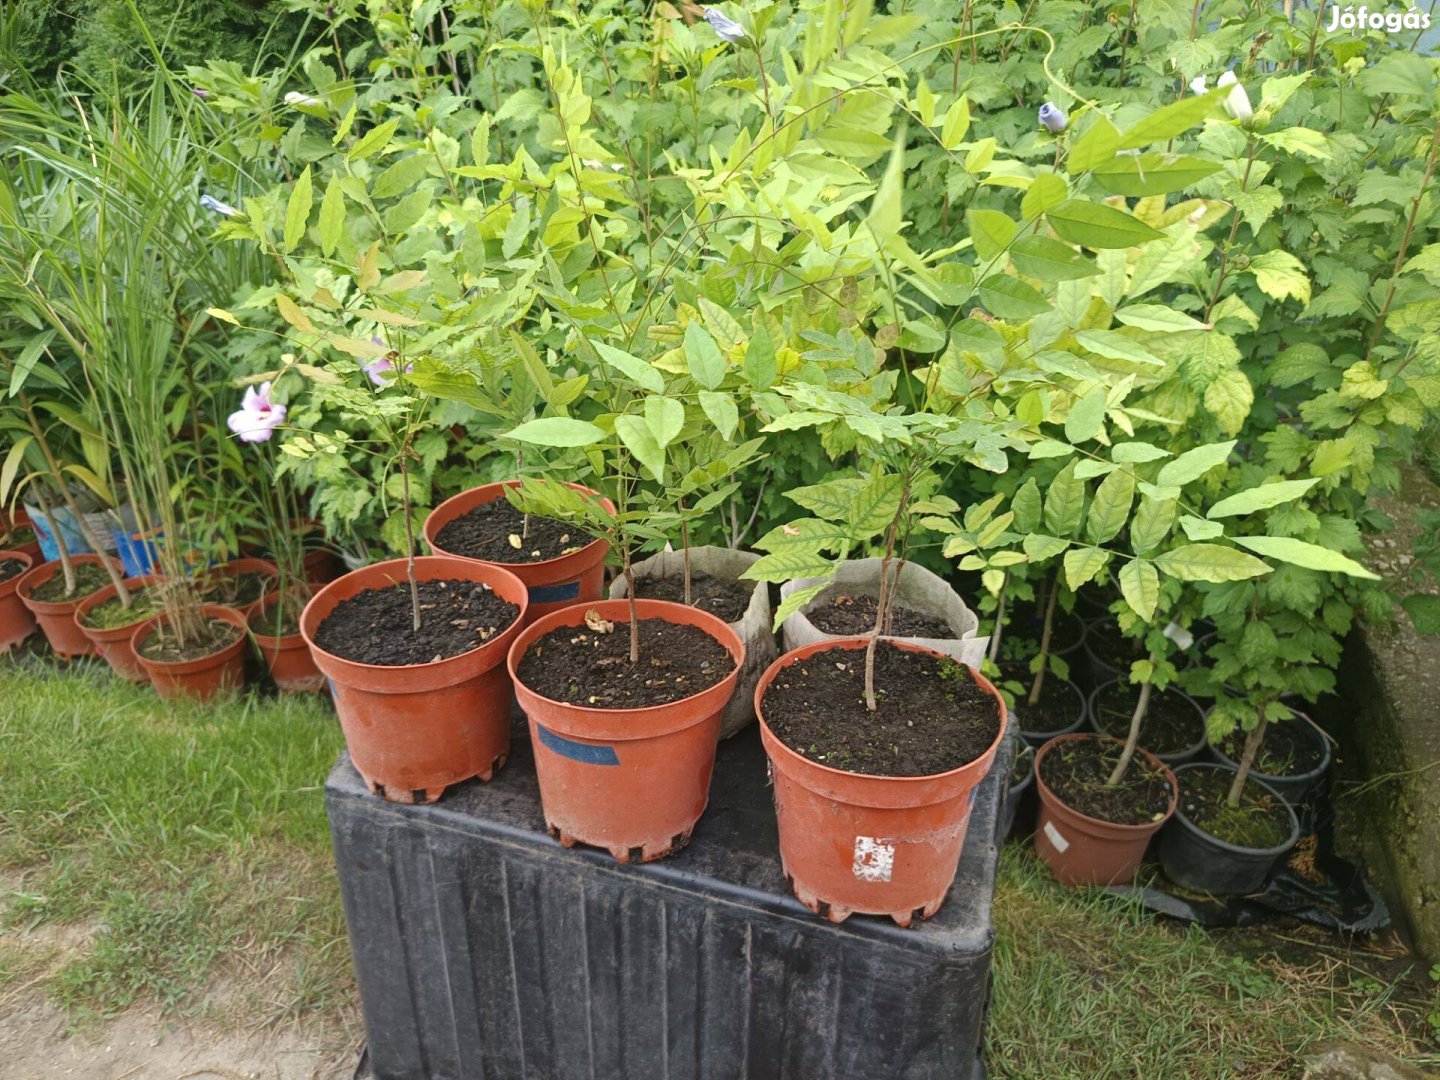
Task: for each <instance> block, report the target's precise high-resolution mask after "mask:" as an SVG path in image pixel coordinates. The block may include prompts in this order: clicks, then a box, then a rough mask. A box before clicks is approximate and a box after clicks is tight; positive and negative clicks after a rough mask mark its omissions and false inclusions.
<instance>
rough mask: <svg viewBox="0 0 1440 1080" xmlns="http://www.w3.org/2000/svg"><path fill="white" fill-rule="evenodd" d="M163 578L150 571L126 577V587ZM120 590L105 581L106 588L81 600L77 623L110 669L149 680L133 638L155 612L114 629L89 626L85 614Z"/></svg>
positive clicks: (136, 679)
mask: <svg viewBox="0 0 1440 1080" xmlns="http://www.w3.org/2000/svg"><path fill="white" fill-rule="evenodd" d="M159 580H160V578H159V576H158V575H155V574H147V575H145V576H143V577H132V578H126V579H125V587H126V588H127V589H141V588H144V587H146V586H148V585H153V584H155V583H156V582H157V581H159ZM119 591H120V590H118V589H117V588H115V586H114V585H106V586H105V587H104V588H103V589H100V590H98V591H96V592H93V593H91V594H90V595H89V596H87V597H85V599H84V600H81V601H80V603H79V604H77V605H76V607H75V625H76V626H78V627H79V628H80V632H81V633H82V634H84V635H85V636H86V637H87V638H89V639H90V641H91V643H92V644H93V645H94V646H95V651H96V652H98V653H99V654H100V655H101V656H103V657H104V658H105V662H106V663H107V664H109V665H110V669H111V670H112V671H114V672H115V674H116V675H119V676H120V678H122V679H128V680H129V681H130V682H133V683H145V682H149V681H150V673H149V672H148V671H146V670H145V666H144V665H143V664H141V663H140V658H139V657H138V656H136V655H135V647H134V645H133V644H132V639H133V638H134V637H135V628H136V627H137V626H138V625H139V624H140V623H142V622H147V621H149V620H150V619H151V618H153V617H154V616H153V614H152V615H143V616H141V617H140V618H137V619H136V620H135V621H134V622H132V623H130V624H128V625H126V626H117V627H114V628H112V629H101V628H99V627H96V626H87V625H86V623H85V617H86V616H87V615H88V614H89V613H90V611H91V609H93V608H96V607H98V606H99V605H101V604H103V603H104V602H105V601H106V600H110V599H112V598H114V597H115V596H116V595H117V594H118V593H119Z"/></svg>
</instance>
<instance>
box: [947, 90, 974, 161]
mask: <svg viewBox="0 0 1440 1080" xmlns="http://www.w3.org/2000/svg"><path fill="white" fill-rule="evenodd" d="M969 131H970V101H969V99H968V98H966V97H965V95H964V94H961V95H960V96H959V97H958V98H956V99H955V101H954V103H953V104H951V106H950V108H948V109H946V110H945V120H944V122H943V123H941V125H940V145H941V146H943V147H945V149H946V150H954V149H955V148H956V147H957V146H959V145H960V144H961V143H962V142H964V141H965V136H966V135H967V134H968V133H969Z"/></svg>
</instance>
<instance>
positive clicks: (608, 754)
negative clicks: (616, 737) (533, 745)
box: [535, 724, 620, 765]
mask: <svg viewBox="0 0 1440 1080" xmlns="http://www.w3.org/2000/svg"><path fill="white" fill-rule="evenodd" d="M535 730H536V731H538V732H539V733H540V743H541V745H543V746H544V747H545V748H546V749H547V750H553V751H555V753H557V754H559V755H560V756H561V757H567V758H569V759H570V760H571V761H579V762H582V763H583V764H585V765H619V764H620V758H619V756H618V755H617V754H616V753H615V748H614V747H613V746H592V745H591V744H590V743H582V742H576V741H575V740H574V739H567V738H565V736H563V735H557V734H555V732H553V731H551V730H550V729H549V728H547V727H546V726H545V725H544V724H536V725H535Z"/></svg>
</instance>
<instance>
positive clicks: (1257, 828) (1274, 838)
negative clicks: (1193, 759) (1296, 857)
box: [1178, 769, 1290, 849]
mask: <svg viewBox="0 0 1440 1080" xmlns="http://www.w3.org/2000/svg"><path fill="white" fill-rule="evenodd" d="M1178 779H1179V781H1180V802H1179V804H1178V808H1179V810H1180V811H1181V812H1182V813H1183V814H1184V815H1185V816H1186V817H1187V818H1189V819H1190V820H1191V821H1193V822H1194V823H1195V824H1196V825H1198V826H1199V827H1200V828H1202V829H1204V830H1205V831H1206V832H1207V833H1209V834H1210V835H1211V836H1214V837H1217V838H1218V839H1221V840H1224V841H1225V842H1226V843H1227V844H1238V845H1239V846H1240V847H1249V848H1261V849H1264V848H1273V847H1277V846H1279V845H1280V844H1282V843H1284V842H1285V840H1286V839H1287V838H1288V837H1289V836H1290V815H1289V814H1288V813H1286V811H1285V804H1284V803H1283V802H1282V801H1281V800H1280V799H1279V798H1277V797H1275V796H1272V795H1267V794H1265V793H1263V792H1261V791H1260V789H1258V788H1256V787H1255V786H1253V785H1251V784H1246V785H1245V787H1244V789H1243V790H1242V791H1241V792H1240V805H1239V806H1227V805H1226V803H1225V797H1226V795H1228V794H1229V792H1230V784H1231V782H1232V781H1233V779H1234V774H1233V773H1231V772H1230V771H1229V770H1227V769H1186V770H1184V771H1183V772H1181V773H1179V774H1178Z"/></svg>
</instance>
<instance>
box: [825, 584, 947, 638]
mask: <svg viewBox="0 0 1440 1080" xmlns="http://www.w3.org/2000/svg"><path fill="white" fill-rule="evenodd" d="M878 606H879V601H878V600H876V599H875V597H873V596H868V595H866V594H865V593H836V594H835V595H833V596H829V597H822V598H821V600H820V602H819V603H817V604H816V605H815V606H814V607H812V608H810V609H809V610H808V611H806V612H805V615H806V617H807V618H808V619H809V620H810V621H811V622H812V623H814V624H815V628H816V629H817V630H819V631H821V632H822V633H826V634H835V635H837V636H839V637H861V636H863V635H865V634H868V633H870V631H872V630H874V629H875V610H876V608H877V607H878ZM890 610H891V620H890V631H889V634H890V636H891V637H921V638H951V637H954V636H955V631H953V630H951V629H950V627H949V626H947V625H946V624H945V623H943V622H941V621H940V620H939V619H932V618H931V617H930V616H928V615H922V614H920V613H919V612H918V611H912V610H911V609H910V608H907V607H901V606H900V605H899V604H895V605H892V607H891V609H890Z"/></svg>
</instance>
